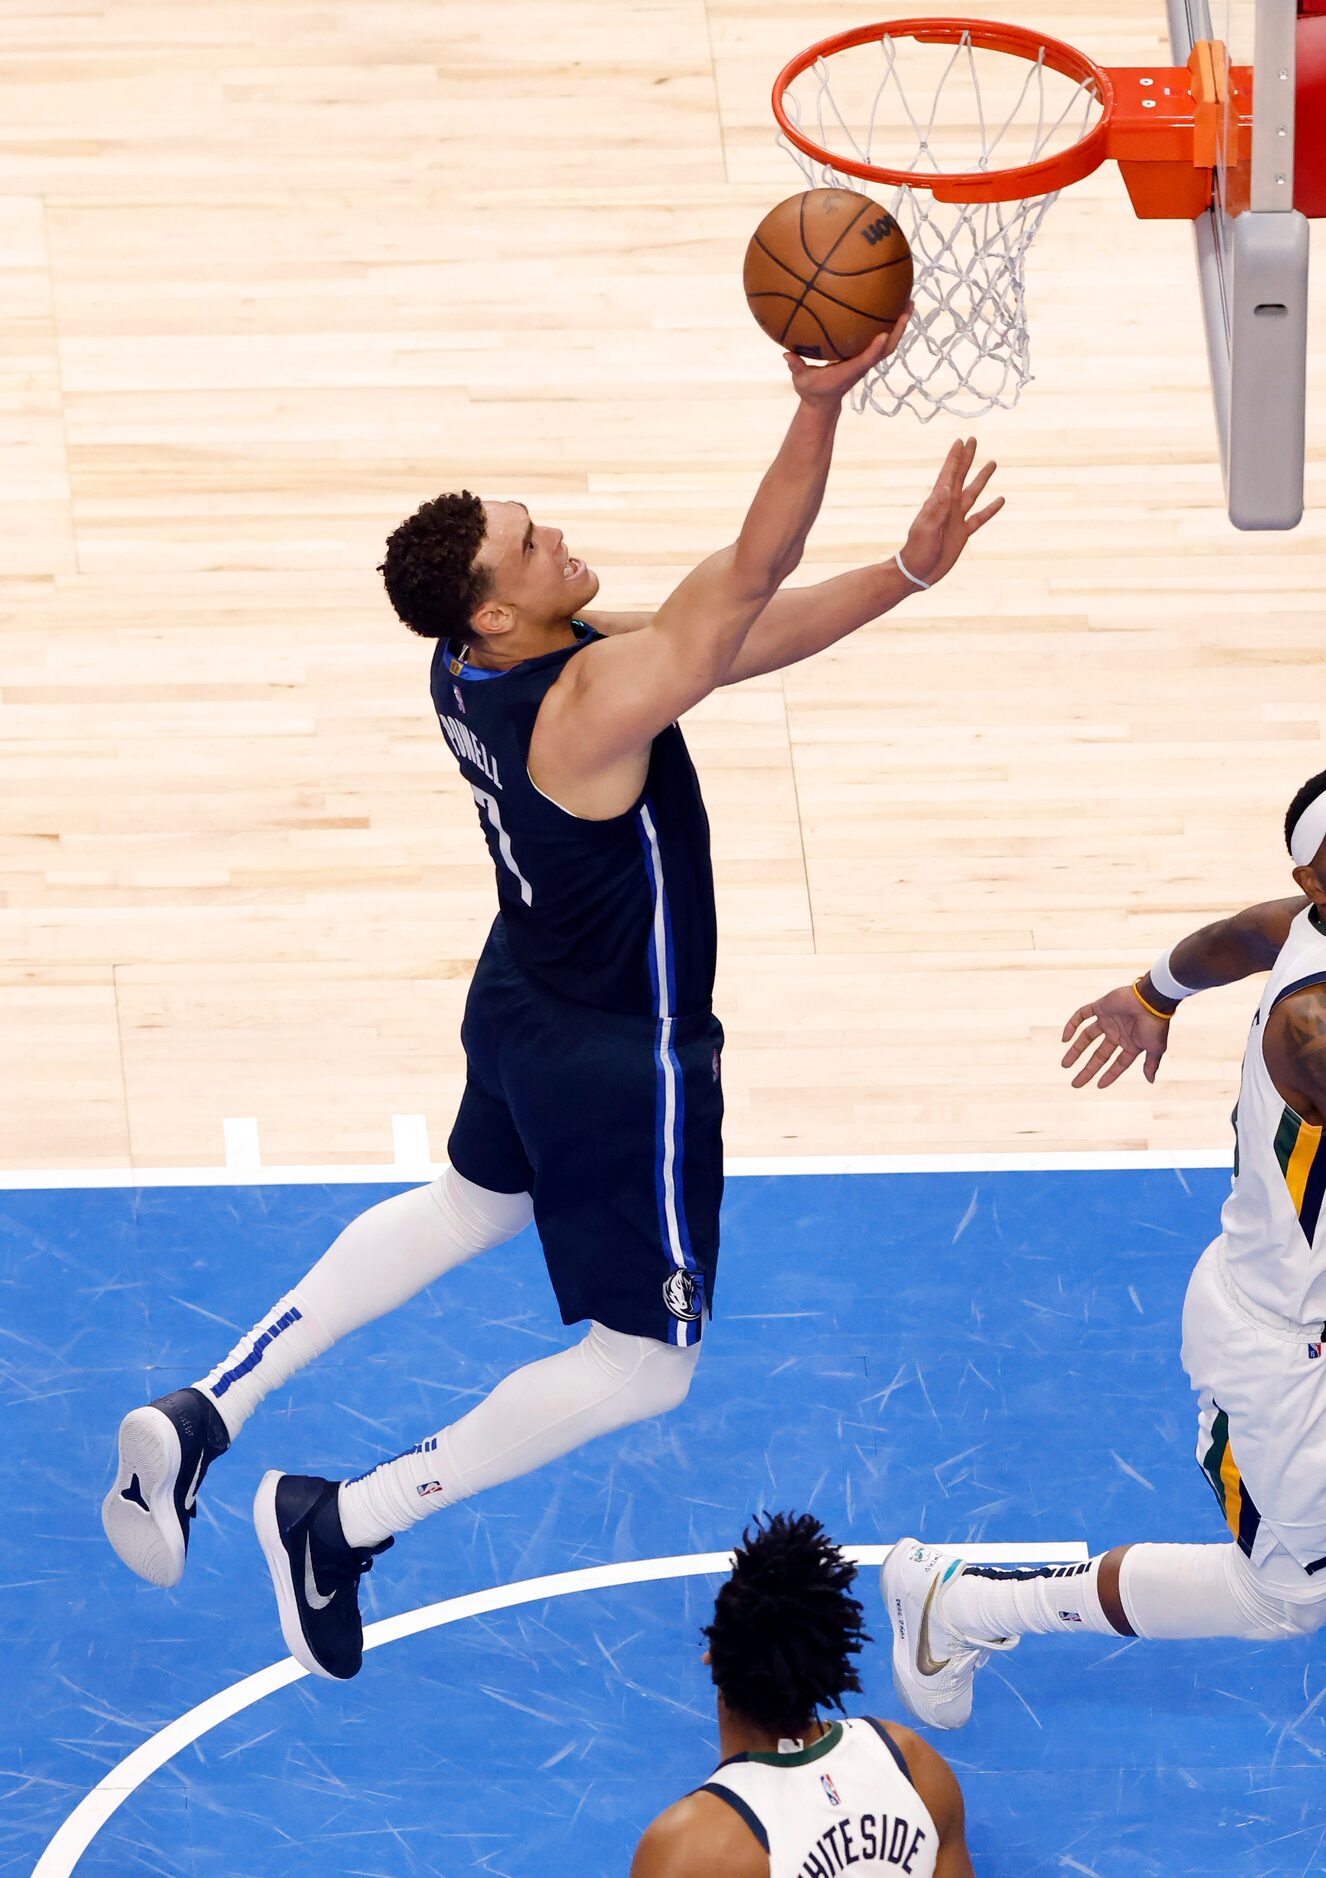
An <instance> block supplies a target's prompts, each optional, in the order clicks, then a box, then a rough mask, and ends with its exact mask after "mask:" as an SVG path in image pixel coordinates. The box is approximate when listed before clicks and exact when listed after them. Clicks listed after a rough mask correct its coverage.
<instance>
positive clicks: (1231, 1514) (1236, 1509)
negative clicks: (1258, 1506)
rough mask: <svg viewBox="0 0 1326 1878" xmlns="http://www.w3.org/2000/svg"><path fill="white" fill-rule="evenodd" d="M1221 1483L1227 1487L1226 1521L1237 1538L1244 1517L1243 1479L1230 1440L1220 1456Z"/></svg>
mask: <svg viewBox="0 0 1326 1878" xmlns="http://www.w3.org/2000/svg"><path fill="white" fill-rule="evenodd" d="M1220 1484H1221V1486H1223V1488H1224V1489H1225V1523H1226V1525H1227V1526H1228V1527H1229V1530H1230V1531H1231V1532H1232V1533H1233V1535H1234V1537H1235V1538H1236V1539H1237V1538H1238V1536H1239V1521H1240V1520H1241V1519H1242V1517H1243V1481H1242V1479H1241V1478H1240V1476H1239V1470H1238V1468H1237V1466H1236V1465H1235V1462H1234V1451H1233V1449H1232V1448H1231V1447H1230V1446H1229V1444H1228V1442H1226V1444H1225V1451H1224V1453H1223V1454H1222V1455H1221V1456H1220Z"/></svg>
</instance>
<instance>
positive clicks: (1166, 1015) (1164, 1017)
mask: <svg viewBox="0 0 1326 1878" xmlns="http://www.w3.org/2000/svg"><path fill="white" fill-rule="evenodd" d="M1133 996H1134V997H1135V998H1136V999H1137V1002H1138V1003H1139V1004H1140V1005H1141V1007H1142V1009H1143V1010H1144V1011H1150V1013H1151V1015H1152V1017H1158V1018H1159V1019H1160V1021H1161V1023H1162V1024H1168V1022H1169V1020H1170V1019H1171V1017H1173V1015H1174V1013H1173V1011H1158V1010H1157V1009H1156V1007H1155V1005H1154V1004H1148V1003H1147V1001H1146V999H1145V998H1144V997H1143V996H1142V981H1141V979H1140V978H1134V980H1133Z"/></svg>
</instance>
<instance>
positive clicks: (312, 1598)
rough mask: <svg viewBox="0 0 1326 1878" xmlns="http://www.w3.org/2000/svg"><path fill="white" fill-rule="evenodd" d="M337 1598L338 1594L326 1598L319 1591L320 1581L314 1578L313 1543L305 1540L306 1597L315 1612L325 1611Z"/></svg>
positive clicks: (328, 1595) (330, 1593) (332, 1593)
mask: <svg viewBox="0 0 1326 1878" xmlns="http://www.w3.org/2000/svg"><path fill="white" fill-rule="evenodd" d="M335 1596H336V1593H335V1592H334V1591H331V1592H329V1593H328V1594H327V1596H326V1597H325V1598H324V1597H323V1595H322V1593H321V1592H320V1591H319V1590H318V1581H317V1579H316V1578H315V1577H314V1576H313V1542H312V1540H311V1539H309V1538H307V1537H306V1538H305V1540H304V1597H305V1599H306V1601H307V1602H308V1603H309V1604H310V1605H311V1606H312V1608H313V1609H314V1610H315V1611H325V1610H326V1608H327V1606H328V1605H329V1604H330V1603H331V1601H332V1599H333V1598H334V1597H335Z"/></svg>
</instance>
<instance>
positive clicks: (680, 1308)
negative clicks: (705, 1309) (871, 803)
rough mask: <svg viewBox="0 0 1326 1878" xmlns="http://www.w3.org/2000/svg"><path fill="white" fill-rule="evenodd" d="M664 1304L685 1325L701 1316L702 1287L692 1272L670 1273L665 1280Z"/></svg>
mask: <svg viewBox="0 0 1326 1878" xmlns="http://www.w3.org/2000/svg"><path fill="white" fill-rule="evenodd" d="M663 1302H664V1303H665V1304H666V1305H667V1307H668V1309H669V1311H671V1313H672V1315H673V1316H674V1317H679V1318H680V1319H681V1321H682V1323H683V1324H693V1323H694V1322H695V1320H696V1318H697V1317H698V1316H699V1315H700V1287H699V1285H698V1284H697V1283H696V1281H695V1278H694V1277H693V1276H692V1274H691V1273H690V1272H669V1273H668V1275H667V1277H666V1278H665V1279H664V1280H663Z"/></svg>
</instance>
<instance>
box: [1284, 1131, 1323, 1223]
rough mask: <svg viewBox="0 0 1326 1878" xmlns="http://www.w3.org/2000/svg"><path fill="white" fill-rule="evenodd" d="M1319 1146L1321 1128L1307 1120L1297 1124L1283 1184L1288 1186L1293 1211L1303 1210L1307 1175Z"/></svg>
mask: <svg viewBox="0 0 1326 1878" xmlns="http://www.w3.org/2000/svg"><path fill="white" fill-rule="evenodd" d="M1320 1146H1321V1129H1320V1128H1314V1127H1313V1126H1312V1125H1311V1124H1310V1123H1308V1122H1300V1123H1299V1125H1298V1140H1297V1141H1296V1142H1295V1143H1294V1152H1293V1153H1292V1154H1291V1155H1290V1157H1289V1165H1288V1166H1287V1167H1286V1168H1285V1184H1286V1186H1287V1187H1288V1188H1289V1197H1290V1199H1291V1200H1292V1201H1293V1202H1294V1211H1295V1212H1296V1213H1301V1212H1302V1211H1303V1194H1304V1190H1305V1189H1306V1187H1307V1184H1308V1175H1309V1173H1311V1171H1312V1163H1313V1160H1314V1159H1315V1157H1316V1153H1317V1149H1318V1148H1319V1147H1320Z"/></svg>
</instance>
